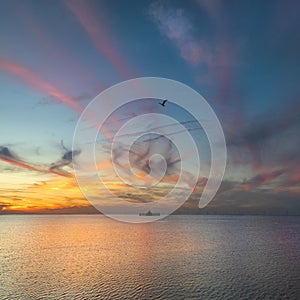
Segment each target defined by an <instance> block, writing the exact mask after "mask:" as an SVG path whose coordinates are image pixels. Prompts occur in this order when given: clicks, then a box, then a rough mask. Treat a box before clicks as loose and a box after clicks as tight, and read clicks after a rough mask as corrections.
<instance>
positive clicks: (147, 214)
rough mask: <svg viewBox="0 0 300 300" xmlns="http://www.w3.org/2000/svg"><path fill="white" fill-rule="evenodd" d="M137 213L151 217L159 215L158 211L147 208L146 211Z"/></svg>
mask: <svg viewBox="0 0 300 300" xmlns="http://www.w3.org/2000/svg"><path fill="white" fill-rule="evenodd" d="M139 215H140V216H147V217H153V216H160V213H153V212H152V211H151V210H148V211H147V212H146V213H139Z"/></svg>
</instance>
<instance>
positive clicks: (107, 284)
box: [0, 215, 300, 300]
mask: <svg viewBox="0 0 300 300" xmlns="http://www.w3.org/2000/svg"><path fill="white" fill-rule="evenodd" d="M0 243H1V244H0V299H1V300H4V299H26V300H28V299H55V300H57V299H299V297H300V218H299V217H249V216H248V217H242V216H171V217H169V218H167V219H165V220H162V221H158V222H155V223H150V224H137V225H129V224H124V223H119V222H116V221H112V220H110V219H107V218H106V217H103V216H4V215H2V216H0Z"/></svg>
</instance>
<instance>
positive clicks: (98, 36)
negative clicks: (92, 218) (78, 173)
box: [0, 0, 300, 214]
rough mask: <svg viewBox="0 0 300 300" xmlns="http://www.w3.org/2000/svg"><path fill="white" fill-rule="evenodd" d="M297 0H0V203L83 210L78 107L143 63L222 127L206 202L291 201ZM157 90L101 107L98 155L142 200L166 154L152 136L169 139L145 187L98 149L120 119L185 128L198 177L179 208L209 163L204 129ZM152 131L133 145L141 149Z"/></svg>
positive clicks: (277, 208)
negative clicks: (150, 119)
mask: <svg viewBox="0 0 300 300" xmlns="http://www.w3.org/2000/svg"><path fill="white" fill-rule="evenodd" d="M299 9H300V3H299V2H298V1H291V0H290V1H284V0H281V1H252V0H251V1H250V0H249V1H218V0H215V1H209V0H190V1H146V0H145V1H106V0H103V1H90V0H88V1H77V0H74V1H71V0H69V1H67V0H66V1H57V0H53V1H50V0H48V1H47V0H44V1H34V0H32V1H29V0H26V1H17V0H2V1H0V42H1V47H0V86H1V88H0V114H1V118H0V183H1V184H0V211H1V213H21V212H26V213H28V212H31V213H36V212H37V213H41V212H42V213H44V212H49V213H61V212H65V213H90V212H95V210H94V209H93V207H91V205H90V203H89V202H88V201H87V200H86V199H85V197H84V196H83V194H82V193H81V191H80V189H79V188H78V185H77V182H76V180H75V178H74V170H73V163H76V159H79V158H80V156H81V155H82V153H81V150H82V149H80V148H78V149H73V150H72V140H73V134H74V130H75V126H76V123H77V121H78V118H79V116H80V114H81V113H82V111H83V110H84V108H85V107H86V105H87V104H88V103H89V102H90V101H91V100H93V99H94V98H95V97H96V96H97V95H98V94H99V93H100V92H101V91H103V90H104V89H105V88H108V87H110V86H112V85H114V84H117V83H119V82H122V81H124V80H128V79H132V78H136V77H150V76H154V77H164V78H170V79H174V80H177V81H180V82H182V83H184V84H186V85H188V86H190V87H191V88H193V89H194V90H196V91H197V92H198V93H200V94H201V95H202V96H203V97H204V98H205V99H206V100H207V102H208V103H209V104H210V105H211V107H212V108H213V110H214V111H215V113H216V115H217V116H218V118H219V120H220V122H221V125H222V127H223V130H224V134H225V138H226V143H227V151H228V159H227V168H226V173H225V176H224V180H223V183H222V185H221V187H220V190H219V192H218V194H217V196H216V197H215V199H214V200H213V201H212V202H211V203H210V204H209V206H208V207H207V208H205V209H204V210H205V211H207V212H211V213H239V212H240V213H280V214H285V213H289V214H300V134H299V132H300V99H299V97H300V85H299V78H300V68H299V66H300V57H299V53H300V19H299ZM107 101H108V102H107V105H108V106H109V99H108V100H107ZM157 102H158V101H157V99H141V100H137V101H136V102H135V103H132V104H129V105H127V106H125V107H123V108H121V109H120V110H118V111H116V112H115V113H114V115H112V116H111V117H110V118H109V119H108V121H107V122H106V126H105V128H104V130H103V131H101V132H100V136H99V141H98V142H99V144H98V146H99V148H98V154H99V168H101V171H102V172H104V173H105V176H106V180H107V184H108V185H109V186H110V187H111V189H112V190H113V191H114V192H115V193H116V194H117V195H118V196H120V197H121V198H123V199H124V201H125V200H129V201H131V202H139V201H145V199H146V198H147V199H149V197H150V196H151V197H153V200H155V199H158V198H159V197H161V195H163V194H164V193H166V192H167V191H168V190H169V189H171V188H172V187H173V186H174V182H176V179H177V176H178V174H177V165H176V164H177V163H178V161H177V157H178V155H177V152H176V149H174V148H173V146H170V147H169V148H164V147H163V146H161V145H163V144H164V143H166V145H168V141H165V140H160V141H159V144H160V148H159V151H161V153H162V154H166V155H169V157H168V159H169V160H168V161H169V165H168V174H167V175H166V176H165V178H164V179H163V180H162V182H161V183H160V184H159V185H157V186H156V187H154V188H152V189H150V190H147V189H146V190H145V189H142V190H140V189H134V188H132V187H129V186H127V185H126V184H124V183H122V182H120V181H118V180H116V177H115V176H114V175H113V174H112V173H111V172H110V171H109V170H110V169H111V163H110V159H109V156H108V152H107V144H108V143H109V141H110V139H111V138H112V137H113V135H114V134H115V133H116V131H117V130H118V129H119V128H120V127H121V126H122V125H123V124H124V122H126V121H127V120H128V119H130V118H132V117H133V116H137V115H139V114H147V113H165V114H167V115H168V116H170V117H172V118H175V119H176V120H178V122H180V123H181V124H182V125H184V126H185V127H186V128H187V130H188V131H189V132H190V133H191V135H192V136H193V138H194V139H195V141H196V145H197V149H198V151H199V152H201V153H202V155H203V170H202V171H201V174H200V176H199V178H197V182H198V184H197V187H196V189H194V190H193V194H192V195H191V197H190V199H189V200H188V201H187V202H186V203H185V204H184V206H183V207H182V208H181V211H182V212H188V213H190V212H199V209H198V208H197V204H198V199H199V197H200V195H201V192H202V189H203V187H204V186H205V183H206V179H207V175H208V168H209V148H207V146H208V145H207V140H206V137H205V134H204V132H203V131H202V130H201V126H200V124H198V123H197V122H196V121H195V120H194V119H193V118H192V117H191V115H190V114H189V113H188V112H185V111H183V110H182V109H181V108H179V107H178V106H176V105H175V104H172V103H171V102H172V101H171V99H170V102H169V103H168V105H167V106H166V107H165V108H163V107H161V106H160V105H158V103H157ZM103 109H105V107H103ZM195 109H197V108H195ZM177 131H178V128H177V127H176V126H175V127H174V128H171V129H170V132H172V133H174V134H177ZM147 138H148V139H149V136H148V137H147ZM157 138H158V137H155V136H150V142H145V140H143V141H142V142H141V143H140V144H142V146H141V147H142V148H143V149H142V150H140V148H139V147H138V146H136V149H135V148H133V150H132V151H133V153H136V152H138V155H139V156H138V158H139V159H140V158H141V157H142V156H143V153H140V152H139V151H144V150H145V149H148V148H149V147H154V146H153V145H155V143H156V141H157ZM158 139H161V138H158ZM147 141H148V140H147ZM153 143H154V144H153ZM137 145H138V144H137ZM145 147H146V148H145ZM147 147H148V148H147ZM154 148H155V147H154ZM154 148H153V149H154ZM151 149H152V148H151ZM155 149H156V148H155ZM155 149H154V150H155ZM154 150H153V151H154ZM145 151H146V150H145ZM151 151H152V150H151ZM133 159H134V158H133ZM138 161H139V160H137V159H136V160H135V162H136V165H135V168H136V170H137V173H136V175H137V177H139V178H140V179H141V180H143V177H144V176H145V172H146V171H145V165H141V164H140V163H137V162H138ZM106 168H107V171H106ZM88 184H89V185H91V186H92V187H91V188H93V187H95V183H92V182H90V183H88ZM187 186H188V182H187ZM97 193H98V196H99V197H101V191H100V192H99V191H98V192H97ZM103 195H104V194H103ZM103 197H104V196H103ZM103 201H105V203H107V204H108V205H109V201H110V199H109V198H105V199H103Z"/></svg>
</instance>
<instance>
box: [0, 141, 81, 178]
mask: <svg viewBox="0 0 300 300" xmlns="http://www.w3.org/2000/svg"><path fill="white" fill-rule="evenodd" d="M79 154H80V151H78V150H75V151H67V152H66V153H65V154H64V155H63V156H62V158H61V159H60V160H59V161H57V162H55V163H52V164H51V165H50V166H46V165H38V164H34V163H31V162H28V161H26V160H24V159H21V158H20V157H19V156H17V155H16V154H15V153H13V152H12V151H11V150H10V149H8V148H7V147H5V146H0V160H2V161H4V162H6V163H9V164H11V165H14V166H17V167H20V168H23V169H27V170H31V171H37V172H41V173H53V174H56V175H60V176H64V177H73V174H72V173H70V172H68V171H66V170H64V169H63V167H65V166H69V165H70V164H71V163H72V162H73V158H74V157H75V156H76V155H79Z"/></svg>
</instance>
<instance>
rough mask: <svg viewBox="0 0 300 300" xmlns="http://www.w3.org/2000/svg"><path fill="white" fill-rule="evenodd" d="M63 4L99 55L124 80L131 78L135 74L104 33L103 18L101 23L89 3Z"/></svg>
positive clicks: (69, 2)
mask: <svg viewBox="0 0 300 300" xmlns="http://www.w3.org/2000/svg"><path fill="white" fill-rule="evenodd" d="M64 3H65V5H66V7H67V8H68V9H69V10H70V12H71V13H72V14H73V15H74V17H75V18H76V20H77V21H78V22H79V24H80V25H81V26H82V27H83V29H84V30H85V32H86V33H87V35H88V36H89V38H90V40H91V41H92V43H93V44H94V46H95V47H96V49H97V50H98V51H99V53H100V54H101V55H103V56H104V57H105V58H106V59H107V60H108V61H109V62H110V63H111V64H112V65H113V66H114V68H115V69H116V70H117V71H118V72H119V74H120V75H121V76H123V77H125V78H128V77H133V76H134V73H135V72H134V71H133V70H132V68H131V67H130V66H129V65H128V64H127V63H126V59H125V58H124V57H123V55H122V53H121V52H119V51H118V49H117V47H116V42H115V41H114V40H113V38H112V37H111V35H110V34H109V33H108V32H106V31H105V27H106V26H105V24H103V18H101V21H102V22H101V21H100V19H99V18H98V17H97V16H96V15H95V13H94V11H93V10H92V8H91V7H90V3H88V2H87V1H78V0H77V1H69V0H66V1H64Z"/></svg>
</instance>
